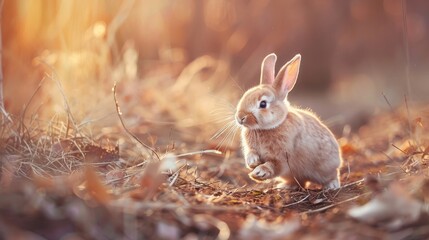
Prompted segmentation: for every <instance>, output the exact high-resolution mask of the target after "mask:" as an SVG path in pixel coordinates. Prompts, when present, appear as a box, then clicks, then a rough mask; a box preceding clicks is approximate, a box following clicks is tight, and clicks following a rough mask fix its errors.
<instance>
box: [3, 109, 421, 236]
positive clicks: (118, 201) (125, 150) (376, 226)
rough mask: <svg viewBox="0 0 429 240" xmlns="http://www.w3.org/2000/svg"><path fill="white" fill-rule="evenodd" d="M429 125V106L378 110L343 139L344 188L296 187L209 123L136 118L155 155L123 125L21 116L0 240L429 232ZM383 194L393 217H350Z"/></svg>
mask: <svg viewBox="0 0 429 240" xmlns="http://www.w3.org/2000/svg"><path fill="white" fill-rule="evenodd" d="M69 120H70V119H69ZM125 122H126V121H125ZM428 123H429V109H427V108H420V107H414V108H408V107H403V108H401V109H397V110H395V111H393V110H392V111H391V112H385V113H379V114H377V115H376V116H373V117H372V118H371V119H370V120H369V121H368V123H367V124H366V125H365V126H362V127H360V128H359V129H358V130H356V131H350V130H348V129H345V131H344V133H343V135H342V136H340V138H339V142H340V145H341V148H342V152H343V157H344V163H343V166H342V169H341V181H342V187H341V188H340V189H337V190H321V189H319V188H318V186H312V185H310V186H308V189H301V190H285V189H278V188H276V187H275V186H276V183H275V181H271V182H266V183H255V182H252V180H250V178H249V177H248V173H249V170H248V169H246V168H245V165H244V160H243V158H242V156H241V152H240V148H239V144H238V143H236V142H238V139H237V138H236V139H235V140H233V142H232V143H231V142H229V144H226V143H224V144H222V146H221V148H220V149H219V150H220V151H217V150H212V149H216V146H218V143H219V140H216V139H210V140H207V139H204V138H203V139H201V138H198V137H196V136H197V135H199V131H200V130H199V129H198V128H194V129H188V130H187V131H177V132H176V133H175V134H173V133H172V132H173V130H172V129H174V126H166V125H163V124H159V123H156V122H155V123H154V122H148V121H146V122H140V123H136V124H134V125H133V126H138V127H130V128H129V131H130V132H132V133H134V134H136V135H137V137H138V138H139V139H143V140H144V141H143V142H149V144H148V145H150V146H154V148H155V149H156V152H155V153H154V152H151V150H148V149H147V148H146V147H144V146H142V144H141V143H139V142H137V141H136V140H135V139H134V137H132V136H130V137H128V135H127V134H125V130H128V129H127V128H125V129H124V127H123V126H122V125H120V124H116V125H115V126H113V127H110V128H104V129H103V131H100V133H99V134H98V135H90V134H84V133H81V132H78V131H76V128H74V127H73V123H70V122H68V123H67V122H65V123H61V124H60V123H59V124H52V125H49V127H45V128H40V127H37V126H36V125H37V124H32V125H31V124H30V125H28V124H27V125H24V124H23V123H22V121H19V120H15V123H5V124H4V125H3V126H2V135H1V139H0V143H1V148H0V152H1V162H0V164H1V165H0V167H1V175H0V181H1V182H0V183H1V189H0V238H1V239H178V238H183V239H237V238H239V239H289V238H290V239H427V238H429V230H428V229H429V220H428V219H429V218H428V214H427V211H428V204H429V177H428V176H429V170H428V169H429V168H428V161H429V156H428V154H429V147H428V146H429V134H428V133H429V132H428ZM172 135H174V136H172ZM147 136H149V137H147ZM202 149H204V150H202ZM365 179H366V180H365ZM392 186H393V187H392ZM389 194H390V195H389ZM383 196H384V198H383ZM386 196H387V197H386ZM377 198H380V199H381V200H380V201H381V203H378V204H379V205H378V210H380V211H381V213H380V215H383V214H384V215H385V216H384V215H383V216H384V217H383V216H382V217H381V218H377V217H374V216H373V215H368V216H363V220H362V219H361V220H358V219H354V218H352V217H350V214H349V211H350V209H352V208H353V207H355V206H360V205H364V204H366V203H368V202H370V201H371V199H377ZM398 199H399V200H398ZM396 200H398V201H396ZM383 201H384V202H383ZM389 201H392V202H389ZM416 203H417V205H418V206H419V207H418V208H419V209H418V214H417V216H416V217H412V218H411V219H410V220H409V221H408V222H406V221H405V220H404V222H401V220H398V219H403V218H406V217H404V216H408V215H409V214H408V212H407V211H408V210H407V209H411V210H410V211H413V210H412V209H413V206H414V205H415V204H416ZM383 209H384V210H383ZM402 210H403V211H402ZM383 211H385V212H384V213H383ZM386 211H387V212H388V213H386ZM373 212H374V211H373ZM403 212H405V213H403ZM396 213H397V214H398V215H397V216H396V215H395V214H396ZM401 214H402V215H401ZM407 214H408V215H407ZM387 215H389V216H387ZM365 218H367V220H368V221H366V220H365ZM371 219H375V220H373V221H372V220H371ZM371 221H372V222H371ZM395 221H396V223H394V222H395ZM392 224H394V225H392ZM395 224H396V225H395Z"/></svg>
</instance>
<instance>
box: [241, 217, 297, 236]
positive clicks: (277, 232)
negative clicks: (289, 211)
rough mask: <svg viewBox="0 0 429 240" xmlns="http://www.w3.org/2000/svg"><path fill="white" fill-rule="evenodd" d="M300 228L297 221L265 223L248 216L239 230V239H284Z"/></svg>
mask: <svg viewBox="0 0 429 240" xmlns="http://www.w3.org/2000/svg"><path fill="white" fill-rule="evenodd" d="M299 227H300V223H299V221H298V220H297V219H292V220H289V221H283V222H266V221H263V220H259V219H257V218H256V217H255V216H254V215H250V216H248V217H247V218H246V221H245V222H244V223H243V227H242V228H241V229H240V232H239V236H240V239H249V240H256V239H286V238H287V237H289V236H290V235H292V234H293V233H294V232H295V231H296V230H298V229H299Z"/></svg>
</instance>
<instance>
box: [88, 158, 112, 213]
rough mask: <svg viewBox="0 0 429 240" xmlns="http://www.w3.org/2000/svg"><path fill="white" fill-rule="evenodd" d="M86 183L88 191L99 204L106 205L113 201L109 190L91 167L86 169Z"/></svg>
mask: <svg viewBox="0 0 429 240" xmlns="http://www.w3.org/2000/svg"><path fill="white" fill-rule="evenodd" d="M85 181H86V183H85V186H86V190H87V191H88V193H89V195H90V196H91V197H92V198H94V199H95V200H96V201H97V202H99V203H101V204H103V205H105V204H107V203H108V202H109V201H110V200H111V196H110V194H109V193H108V191H107V188H106V187H105V186H104V185H103V183H102V182H101V180H100V178H99V177H98V176H97V173H96V172H95V171H94V169H93V168H92V167H91V166H89V165H88V166H86V167H85Z"/></svg>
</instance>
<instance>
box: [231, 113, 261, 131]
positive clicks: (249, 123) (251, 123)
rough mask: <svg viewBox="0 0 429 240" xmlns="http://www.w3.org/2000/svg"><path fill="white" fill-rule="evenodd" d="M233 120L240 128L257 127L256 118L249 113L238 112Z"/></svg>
mask: <svg viewBox="0 0 429 240" xmlns="http://www.w3.org/2000/svg"><path fill="white" fill-rule="evenodd" d="M235 120H236V121H237V123H238V124H239V125H240V126H244V127H247V128H252V127H253V128H254V127H255V126H257V125H258V121H257V119H256V117H255V116H254V115H253V114H252V113H249V112H244V111H239V112H237V114H236V115H235Z"/></svg>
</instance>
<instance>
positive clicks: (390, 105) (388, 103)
mask: <svg viewBox="0 0 429 240" xmlns="http://www.w3.org/2000/svg"><path fill="white" fill-rule="evenodd" d="M381 95H383V98H384V100H386V103H387V105H389V107H390V111H392V112H393V107H392V104H390V101H389V99H387V97H386V95H385V94H384V92H381Z"/></svg>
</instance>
